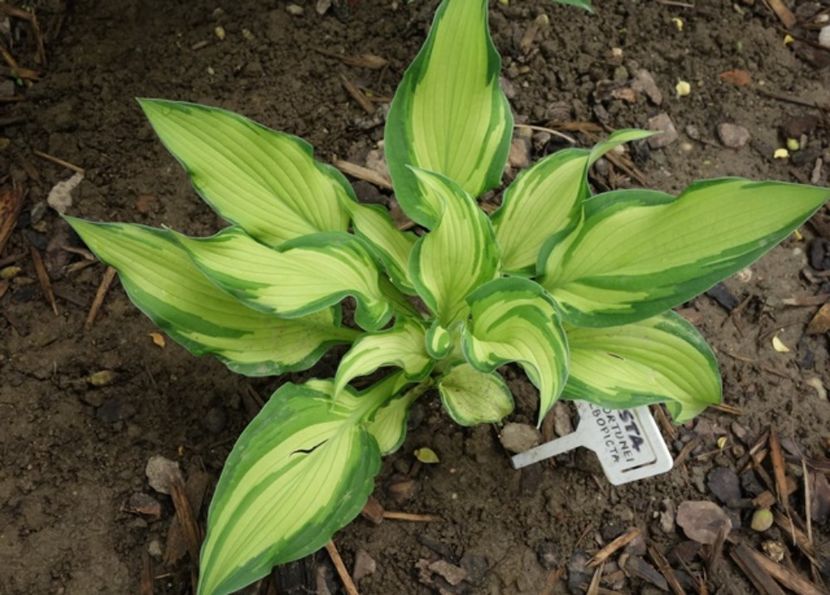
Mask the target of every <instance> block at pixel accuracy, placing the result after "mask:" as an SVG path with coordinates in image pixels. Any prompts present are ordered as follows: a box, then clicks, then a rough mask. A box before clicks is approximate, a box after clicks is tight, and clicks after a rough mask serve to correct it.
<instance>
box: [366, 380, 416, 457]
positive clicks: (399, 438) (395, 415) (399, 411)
mask: <svg viewBox="0 0 830 595" xmlns="http://www.w3.org/2000/svg"><path fill="white" fill-rule="evenodd" d="M407 382H408V381H407V380H406V377H405V376H404V375H403V374H402V373H400V372H399V373H397V374H393V375H392V376H390V377H388V378H387V379H385V380H384V381H383V383H385V384H384V386H386V387H387V388H386V389H385V390H386V392H387V394H389V395H396V394H397V395H399V396H397V397H395V398H394V399H392V400H390V401H389V402H388V403H387V404H386V405H384V406H383V407H381V408H380V409H378V410H377V412H376V413H375V415H374V417H373V418H372V419H371V420H370V421H369V423H368V424H367V425H366V429H367V430H369V433H370V434H371V435H372V436H373V437H374V438H375V440H377V443H378V447H379V448H380V454H382V455H384V456H385V455H388V454H391V453H393V452H395V451H396V450H398V449H399V448H400V447H401V444H403V441H404V439H405V438H406V421H407V419H408V417H409V410H410V408H411V407H412V404H413V403H414V402H415V401H417V400H418V398H419V397H420V396H421V395H423V394H424V393H425V392H426V391H427V390H428V389H429V388H430V383H429V382H422V383H421V384H418V385H416V386H413V387H412V388H410V389H409V390H406V391H401V389H402V388H403V387H404V386H405V385H406V383H407ZM380 384H381V383H379V385H380Z"/></svg>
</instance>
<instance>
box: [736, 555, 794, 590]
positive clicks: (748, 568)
mask: <svg viewBox="0 0 830 595" xmlns="http://www.w3.org/2000/svg"><path fill="white" fill-rule="evenodd" d="M750 552H752V550H751V549H749V547H747V546H746V545H744V544H743V543H739V544H738V545H737V546H735V547H734V548H732V551H731V552H729V555H730V556H731V557H732V559H733V560H734V561H735V564H737V565H738V568H740V569H741V570H742V571H743V573H744V574H745V575H746V577H747V578H748V579H749V582H751V583H752V584H753V585H754V586H755V588H756V589H757V590H758V592H759V593H762V594H763V595H785V594H784V591H783V590H782V589H781V587H779V586H778V584H777V583H776V582H775V581H774V580H773V578H772V577H771V576H770V575H769V573H768V572H766V570H764V568H763V567H762V566H761V565H760V564H758V561H757V560H756V559H755V558H753V557H752V556H751V555H750Z"/></svg>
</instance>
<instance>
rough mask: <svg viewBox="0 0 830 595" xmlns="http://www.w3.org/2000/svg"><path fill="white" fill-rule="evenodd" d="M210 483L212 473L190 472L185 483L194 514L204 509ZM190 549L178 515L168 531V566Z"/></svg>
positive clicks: (166, 553) (165, 559) (165, 561)
mask: <svg viewBox="0 0 830 595" xmlns="http://www.w3.org/2000/svg"><path fill="white" fill-rule="evenodd" d="M209 484H210V475H208V474H207V473H204V472H202V471H193V472H191V473H189V475H188V478H187V483H186V484H185V493H186V494H187V500H188V502H189V503H190V510H192V511H193V514H194V516H198V514H199V511H200V510H201V509H202V503H203V502H204V499H205V493H206V492H207V488H208V485H209ZM187 550H188V545H187V539H186V537H185V532H184V529H183V527H182V524H181V521H180V520H179V517H178V515H177V516H176V518H174V519H173V522H172V523H171V524H170V530H169V531H168V532H167V543H166V545H165V550H164V563H165V565H167V566H172V565H173V564H175V563H176V562H178V561H179V560H181V559H182V557H184V554H185V553H186V552H187Z"/></svg>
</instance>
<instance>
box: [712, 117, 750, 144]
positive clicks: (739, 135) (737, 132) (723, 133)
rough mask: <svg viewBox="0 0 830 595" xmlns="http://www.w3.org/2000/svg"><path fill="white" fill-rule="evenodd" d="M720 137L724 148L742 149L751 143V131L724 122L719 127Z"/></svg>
mask: <svg viewBox="0 0 830 595" xmlns="http://www.w3.org/2000/svg"><path fill="white" fill-rule="evenodd" d="M718 137H719V138H720V142H722V143H723V144H724V146H727V147H729V148H730V149H740V148H741V147H743V146H744V145H746V144H747V143H748V142H749V138H750V135H749V130H747V129H746V128H744V127H743V126H738V125H737V124H730V123H728V122H724V123H723V124H720V125H719V126H718Z"/></svg>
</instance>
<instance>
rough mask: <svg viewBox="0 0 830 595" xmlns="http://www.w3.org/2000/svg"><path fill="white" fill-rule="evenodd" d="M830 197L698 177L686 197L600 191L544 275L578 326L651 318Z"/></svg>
mask: <svg viewBox="0 0 830 595" xmlns="http://www.w3.org/2000/svg"><path fill="white" fill-rule="evenodd" d="M828 198H830V190H828V189H826V188H817V187H813V186H800V185H796V184H785V183H780V182H751V181H748V180H743V179H737V178H726V179H718V180H709V181H706V182H698V183H695V184H692V185H691V186H689V187H688V188H687V189H686V190H685V191H684V192H683V193H682V194H681V195H680V196H679V197H678V198H674V197H672V196H669V195H667V194H663V193H660V192H654V191H649V190H621V191H616V192H608V193H606V194H601V195H598V196H596V197H594V198H591V199H589V200H587V201H586V202H585V221H584V223H583V224H582V225H581V226H580V227H579V228H578V230H576V231H574V232H573V233H572V234H571V237H569V238H565V240H564V241H563V242H562V243H561V244H560V245H559V246H557V247H554V248H553V250H552V251H551V252H550V254H549V255H548V257H547V260H546V262H545V264H544V276H543V278H542V281H541V282H542V285H544V286H545V288H546V289H548V291H549V292H550V293H551V294H552V295H553V297H554V298H555V299H556V300H557V302H558V303H559V304H560V306H561V308H562V311H563V313H564V316H565V319H566V320H567V321H568V322H570V323H572V324H575V325H577V326H619V325H622V324H629V323H632V322H636V321H638V320H644V319H646V318H648V317H650V316H654V315H656V314H658V313H660V312H663V311H665V310H667V309H669V308H672V307H674V306H677V305H678V304H681V303H683V302H685V301H686V300H689V299H691V298H692V297H694V296H696V295H697V294H699V293H701V292H702V291H705V290H706V289H708V288H709V287H711V286H712V285H714V284H715V283H717V282H718V281H720V280H721V279H723V278H725V277H727V276H729V275H731V274H732V273H734V272H735V271H737V270H739V269H741V268H743V267H745V266H747V265H748V264H750V263H751V262H753V261H754V260H756V259H757V258H759V257H760V256H761V255H763V254H764V253H765V252H766V251H767V250H769V249H770V248H772V247H773V246H775V245H776V244H777V243H778V242H780V241H781V240H783V239H784V238H785V237H787V235H788V234H789V233H790V232H792V230H794V229H795V228H796V227H798V226H799V225H800V224H801V223H803V222H804V221H805V220H806V219H807V218H808V217H809V216H810V215H812V214H813V213H814V212H815V211H816V209H818V208H819V207H820V206H821V205H822V204H823V203H824V202H825V201H826V200H827V199H828Z"/></svg>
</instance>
